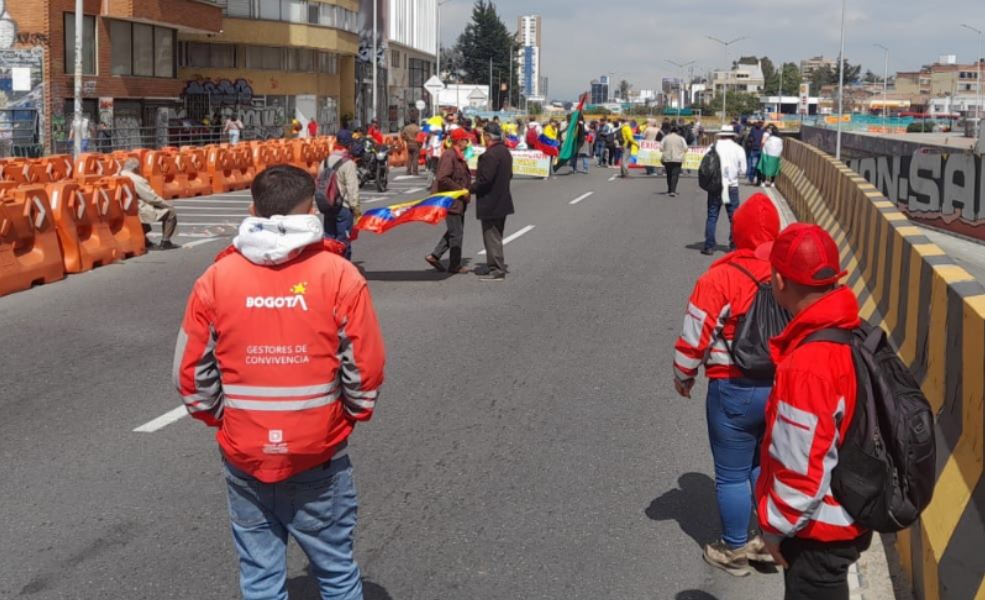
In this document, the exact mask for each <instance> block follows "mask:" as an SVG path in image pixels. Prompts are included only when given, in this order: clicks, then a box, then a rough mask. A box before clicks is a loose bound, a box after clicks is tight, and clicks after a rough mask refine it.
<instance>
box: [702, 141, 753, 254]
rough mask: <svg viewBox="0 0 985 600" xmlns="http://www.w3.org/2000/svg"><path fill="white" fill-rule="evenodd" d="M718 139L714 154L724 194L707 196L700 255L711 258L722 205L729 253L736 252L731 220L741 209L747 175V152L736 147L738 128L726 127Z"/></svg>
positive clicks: (710, 193) (740, 147) (738, 146)
mask: <svg viewBox="0 0 985 600" xmlns="http://www.w3.org/2000/svg"><path fill="white" fill-rule="evenodd" d="M717 137H718V140H717V141H716V142H715V145H714V150H715V151H716V152H717V153H718V158H719V162H720V164H721V168H722V191H721V193H720V194H719V193H712V192H709V193H708V220H707V222H706V223H705V246H704V249H703V250H701V253H702V254H705V255H711V254H714V252H715V228H716V227H717V226H718V215H719V214H720V213H721V212H722V205H724V206H725V211H726V212H727V213H728V220H729V227H730V233H729V248H730V250H734V249H735V244H734V243H733V241H732V235H731V224H732V216H733V215H734V214H735V209H736V208H738V207H739V179H740V178H741V177H742V176H743V175H744V174H745V172H746V152H745V150H743V149H742V146H740V145H738V144H736V143H735V128H733V127H732V126H731V125H724V126H722V129H721V131H719V132H718V135H717Z"/></svg>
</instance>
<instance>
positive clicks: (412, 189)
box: [404, 188, 425, 194]
mask: <svg viewBox="0 0 985 600" xmlns="http://www.w3.org/2000/svg"><path fill="white" fill-rule="evenodd" d="M424 189H425V188H410V189H409V190H407V191H405V192H404V193H405V194H416V193H417V192H421V191H424Z"/></svg>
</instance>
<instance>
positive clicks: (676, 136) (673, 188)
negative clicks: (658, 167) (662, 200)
mask: <svg viewBox="0 0 985 600" xmlns="http://www.w3.org/2000/svg"><path fill="white" fill-rule="evenodd" d="M661 152H662V154H661V157H660V162H662V163H663V165H664V171H666V173H667V195H669V196H670V197H671V198H674V197H676V196H677V180H678V179H679V178H680V176H681V165H682V164H683V162H684V156H685V155H686V154H687V141H686V140H685V139H684V138H683V137H682V136H681V131H680V127H678V126H677V125H675V126H674V127H672V128H671V130H670V133H669V134H667V136H666V137H664V139H663V141H662V142H661Z"/></svg>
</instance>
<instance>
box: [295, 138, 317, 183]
mask: <svg viewBox="0 0 985 600" xmlns="http://www.w3.org/2000/svg"><path fill="white" fill-rule="evenodd" d="M290 150H291V164H292V165H294V166H295V167H298V168H301V169H304V170H305V171H307V172H308V173H310V174H311V175H312V176H315V175H318V160H317V159H316V158H315V147H314V145H312V144H311V142H309V141H308V140H293V141H292V142H291V146H290Z"/></svg>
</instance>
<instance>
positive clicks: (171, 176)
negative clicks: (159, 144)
mask: <svg viewBox="0 0 985 600" xmlns="http://www.w3.org/2000/svg"><path fill="white" fill-rule="evenodd" d="M176 157H177V152H173V151H169V150H166V149H165V150H156V151H152V152H148V153H147V154H146V155H145V156H144V167H143V169H141V170H142V171H143V175H144V177H145V178H146V179H147V181H148V183H150V185H151V187H152V188H154V191H155V192H157V193H158V194H159V195H160V196H161V197H162V198H164V199H165V200H172V199H174V198H183V197H185V196H186V195H187V193H188V192H187V186H188V177H187V176H186V175H185V173H184V171H183V170H182V165H181V163H179V162H178V161H177V160H176Z"/></svg>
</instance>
